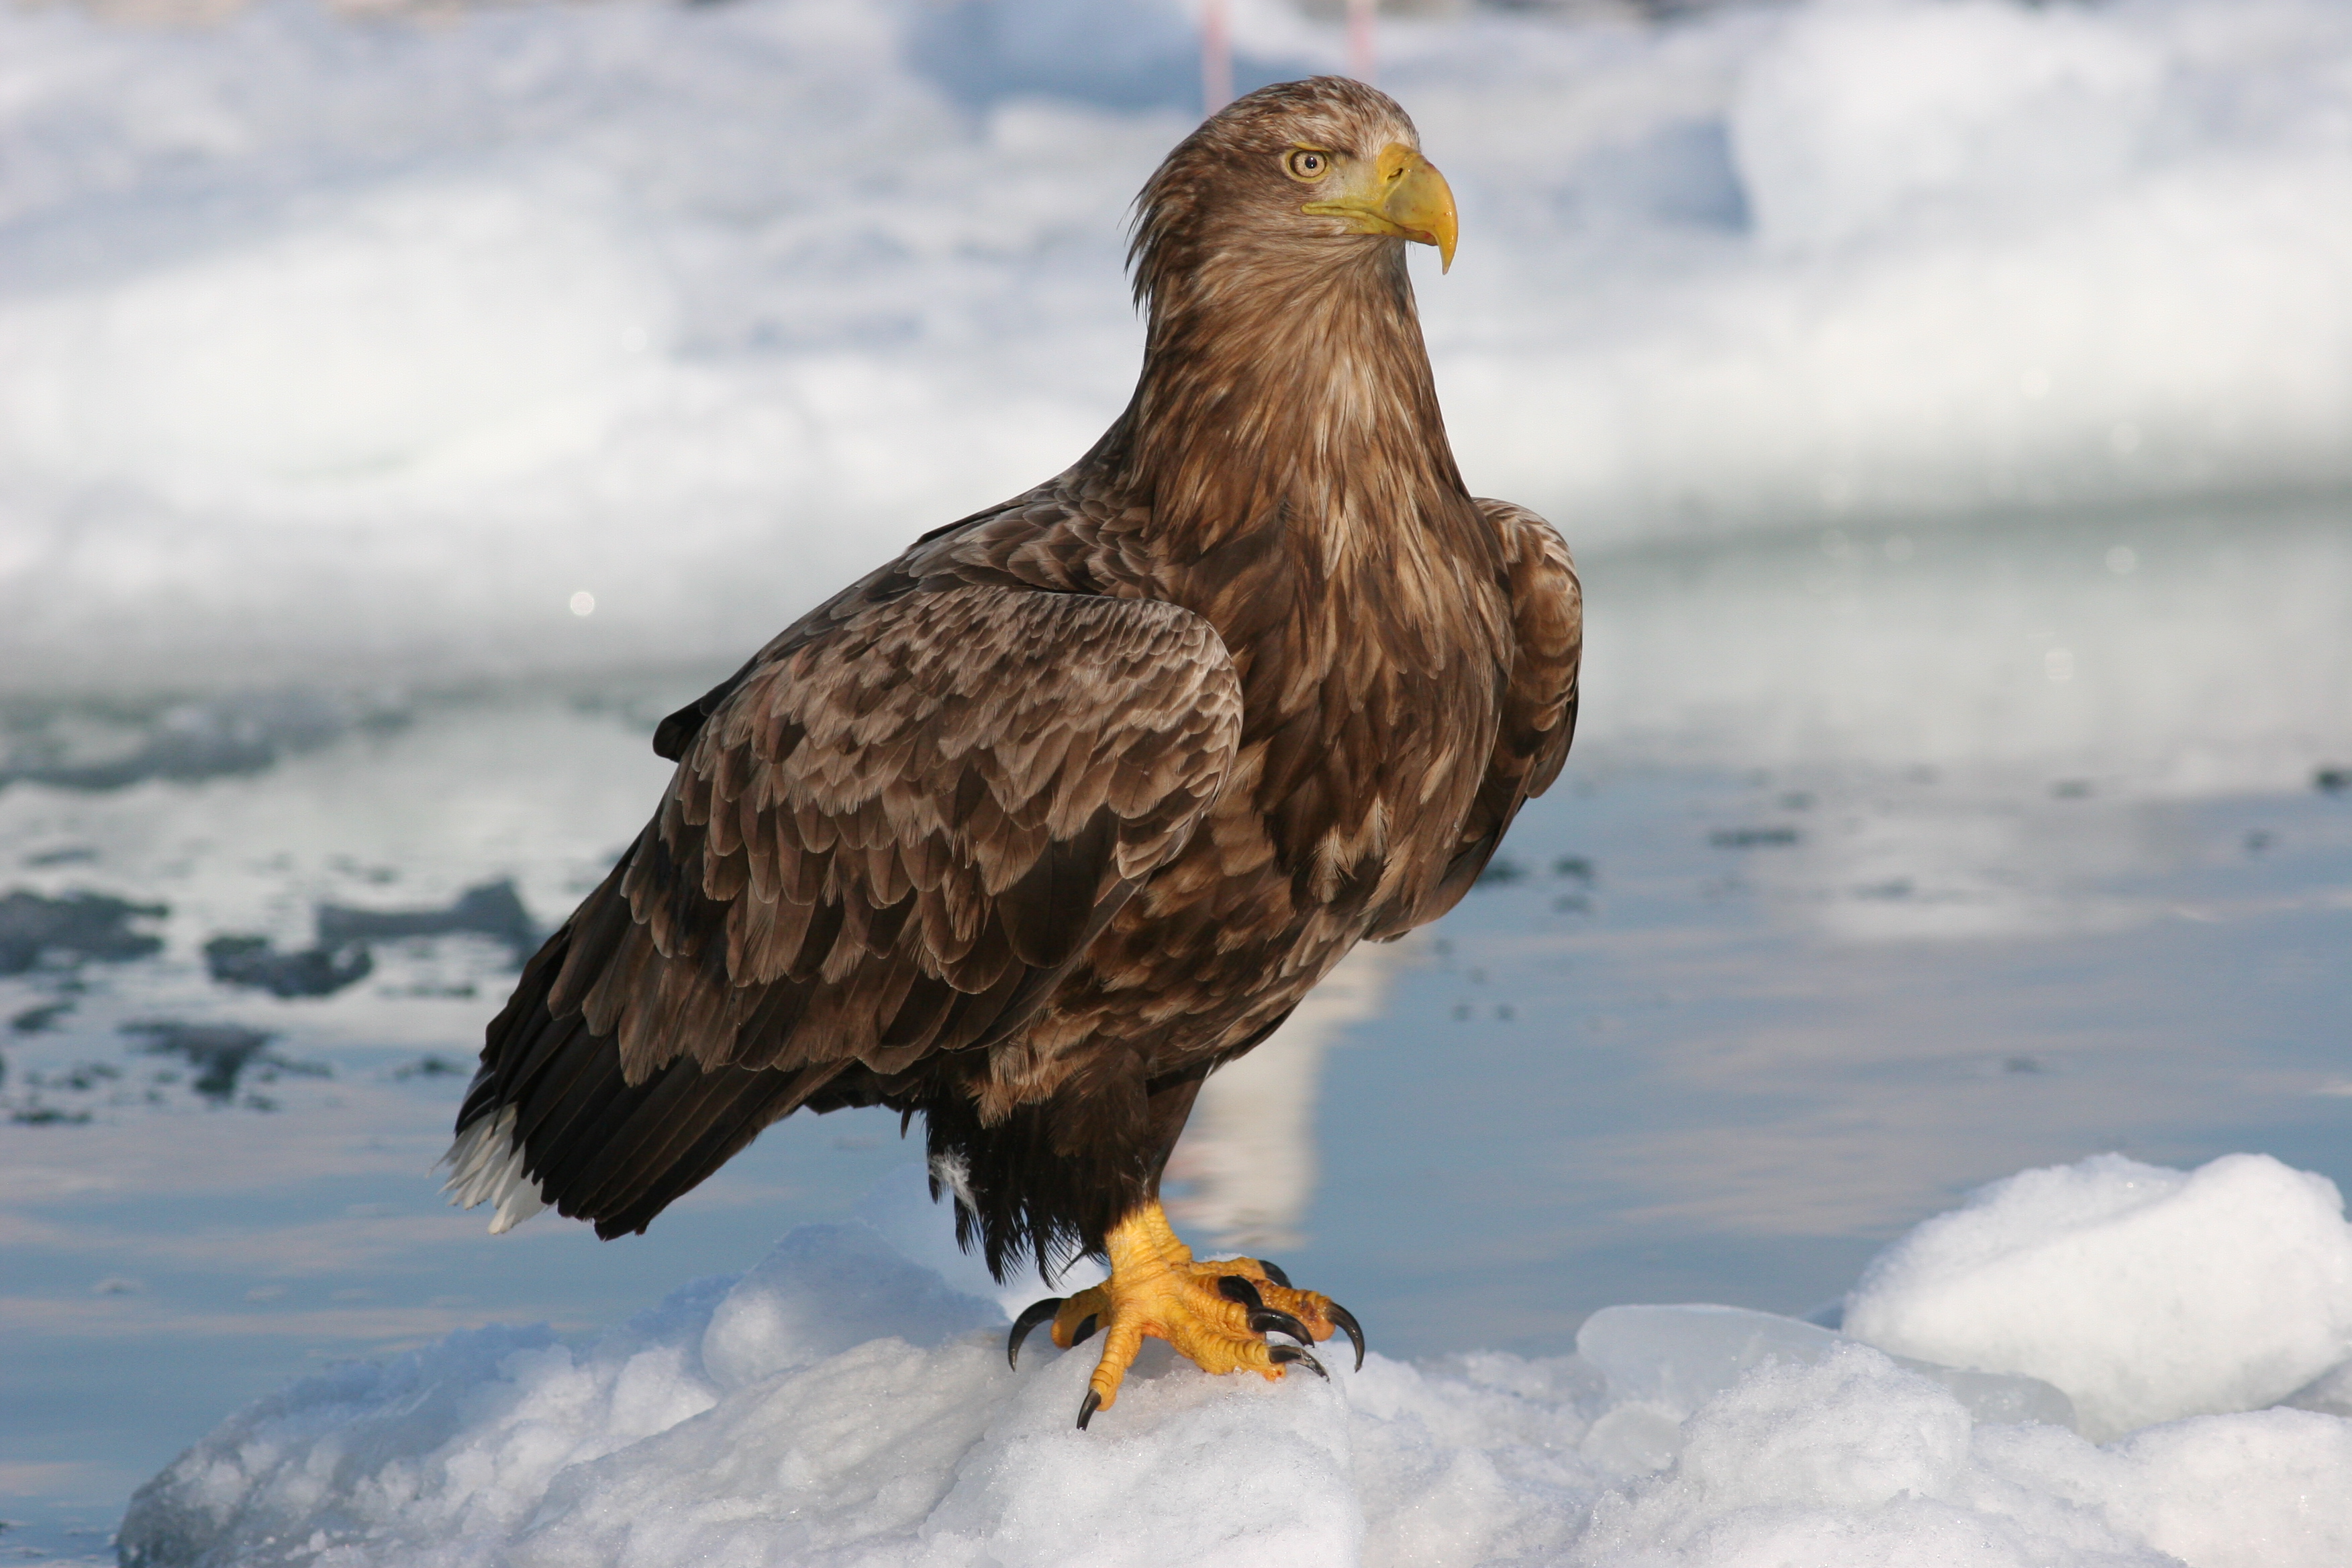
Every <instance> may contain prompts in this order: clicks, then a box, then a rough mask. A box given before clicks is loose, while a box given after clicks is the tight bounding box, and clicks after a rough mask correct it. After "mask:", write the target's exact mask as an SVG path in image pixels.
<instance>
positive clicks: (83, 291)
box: [0, 0, 2352, 722]
mask: <svg viewBox="0 0 2352 1568" xmlns="http://www.w3.org/2000/svg"><path fill="white" fill-rule="evenodd" d="M1238 15H1239V26H1240V32H1241V42H1242V45H1243V47H1244V56H1245V57H1247V61H1255V65H1253V66H1251V68H1252V69H1254V70H1262V71H1265V72H1267V73H1272V72H1276V71H1303V70H1307V69H1311V68H1328V67H1330V66H1334V65H1336V64H1337V63H1338V62H1339V59H1340V58H1342V47H1343V46H1342V44H1341V39H1340V33H1339V29H1338V28H1337V27H1336V26H1328V25H1324V24H1320V23H1315V22H1311V21H1309V20H1307V19H1305V18H1303V17H1302V16H1299V15H1297V14H1296V13H1294V12H1292V11H1291V10H1289V9H1288V8H1287V7H1286V6H1283V5H1277V4H1273V3H1271V0H1267V3H1264V4H1259V5H1244V6H1241V7H1239V8H1238ZM1190 25H1191V24H1190V18H1189V16H1187V14H1186V13H1185V12H1184V10H1183V9H1182V8H1181V7H1180V6H1178V5H1175V4H1173V0H1128V3H1127V4H1125V5H1121V6H1118V7H1110V6H1097V5H1070V4H1068V0H985V3H983V0H968V3H966V4H961V5H933V4H929V3H928V0H883V3H875V4H863V3H860V4H849V3H846V0H745V3H744V4H740V5H729V6H678V7H656V6H652V5H611V6H604V7H597V8H593V9H590V10H580V9H577V8H558V7H553V6H522V7H515V8H485V9H483V10H479V11H474V12H470V13H467V14H461V15H453V16H447V17H446V18H444V19H443V20H442V21H440V22H439V23H437V24H436V25H435V26H429V27H426V26H411V25H408V24H405V23H401V22H386V21H378V22H373V23H369V24H364V25H354V24H352V23H348V22H342V21H338V20H336V19H334V18H332V17H331V16H325V15H322V14H320V13H319V12H317V11H315V10H312V9H310V8H309V7H307V6H305V5H299V4H297V3H294V0H274V3H270V4H264V5H256V6H254V7H252V8H249V9H247V10H246V11H244V12H243V13H241V14H239V15H237V16H235V17H234V18H232V19H230V20H228V21H226V22H225V23H223V24H221V25H220V26H217V27H213V28H208V29H198V30H149V31H141V30H136V29H126V28H121V27H113V26H106V25H103V24H101V23H100V22H97V21H95V20H93V19H91V18H90V17H89V16H86V15H84V14H83V13H81V12H80V11H79V10H75V9H70V8H64V7H57V8H24V7H18V8H14V9H11V10H9V11H8V12H6V13H5V15H0V137H5V140H6V142H7V143H8V145H9V146H10V147H11V148H12V150H13V152H12V156H11V158H10V160H9V162H8V164H7V166H6V168H5V170H4V171H0V238H5V243H6V245H7V247H8V248H9V251H10V254H11V258H12V265H11V267H10V268H9V274H8V277H7V279H6V280H5V282H0V472H5V478H0V651H5V654H6V658H5V670H6V672H7V673H6V677H5V679H6V681H7V683H8V684H9V685H10V686H12V687H14V688H16V689H56V688H58V687H59V686H60V685H70V686H73V687H76V688H79V689H90V688H96V687H105V686H109V685H119V684H121V683H123V682H133V683H139V682H144V683H150V684H164V685H180V684H187V683H190V682H191V681H193V680H194V676H193V675H192V673H191V670H192V665H191V658H192V656H198V655H201V656H202V658H203V666H202V670H203V681H204V682H208V683H214V684H220V683H226V682H232V681H236V680H251V679H270V678H277V677H279V676H281V675H282V672H283V671H284V670H285V669H286V668H288V667H289V665H299V666H301V667H304V668H308V669H309V670H310V672H311V673H312V674H313V675H334V676H337V677H341V678H346V679H354V680H360V679H370V678H373V679H382V678H383V673H384V672H385V671H386V670H387V669H394V670H402V669H404V670H411V671H415V670H422V671H425V672H428V673H453V672H455V673H474V672H478V671H481V670H483V669H512V668H613V667H614V666H618V665H626V664H631V663H641V662H643V661H646V660H648V659H655V658H659V659H667V660H679V659H713V660H719V659H729V658H732V657H739V656H740V652H741V650H743V649H744V648H746V647H751V646H756V644H757V643H758V642H759V641H761V640H762V639H764V637H766V636H767V635H768V634H769V633H771V632H772V630H773V629H774V627H775V626H776V625H777V624H778V622H779V621H780V619H781V618H782V617H783V616H787V615H789V614H790V613H791V612H792V611H793V610H794V609H796V608H798V607H800V606H801V605H804V604H805V603H806V602H807V600H808V599H809V598H810V597H811V596H812V595H814V594H815V593H817V592H819V591H820V590H821V589H822V588H824V587H825V586H828V585H830V584H834V583H835V582H837V581H840V580H843V579H844V578H845V577H846V576H847V575H849V574H851V573H852V572H853V571H855V570H856V569H857V568H858V567H860V566H862V565H864V564H866V563H871V562H872V561H874V560H876V559H877V558H878V557H880V556H881V555H882V554H884V553H885V552H887V551H889V550H892V549H894V548H896V547H897V546H898V545H899V544H901V543H903V542H905V541H906V540H908V539H909V538H911V537H912V536H913V535H914V534H916V533H918V532H919V531H923V530H924V529H927V528H929V527H932V526H935V525H937V524H938V523H940V522H942V521H947V520H949V519H950V518H953V517H956V516H960V515H962V514H963V513H964V512H966V511H968V510H971V508H973V507H975V506H978V505H982V504H984V503H986V502H987V501H988V500H992V499H993V498H997V497H1001V496H1003V495H1005V494H1008V493H1011V492H1013V491H1015V490H1017V489H1020V488H1022V487H1024V486H1026V485H1028V484H1030V483H1033V482H1034V481H1035V480H1036V479H1040V478H1042V477H1044V476H1045V475H1047V474H1050V473H1052V472H1054V471H1055V470H1057V469H1058V468H1061V467H1062V466H1063V465H1064V464H1066V462H1068V461H1069V460H1071V458H1074V457H1075V456H1076V454H1077V453H1078V452H1080V451H1081V450H1083V449H1084V447H1085V446H1086V445H1087V442H1088V441H1090V440H1091V438H1092V437H1093V436H1094V435H1095V434H1096V433H1097V431H1098V430H1099V429H1100V428H1101V427H1102V426H1103V425H1105V424H1106V423H1108V419H1109V418H1110V417H1111V416H1112V415H1113V414H1114V413H1115V412H1116V410H1117V408H1118V405H1119V403H1120V402H1121V400H1122V399H1123V397H1124V395H1125V392H1126V388H1127V386H1128V384H1129V379H1130V378H1131V376H1132V374H1133V369H1134V362H1135V358H1136V354H1137V351H1138V343H1139V332H1138V329H1137V326H1136V324H1135V321H1134V320H1133V316H1132V313H1131V310H1130V309H1129V305H1128V303H1127V301H1126V298H1125V293H1124V289H1123V287H1122V283H1121V279H1120V277H1119V257H1118V245H1119V238H1120V227H1121V222H1122V216H1123V210H1124V206H1125V204H1126V202H1127V200H1128V199H1129V196H1130V195H1131V194H1132V193H1133V191H1134V190H1135V189H1136V187H1137V186H1138V185H1139V184H1140V182H1141V180H1142V178H1143V176H1144V175H1145V174H1146V173H1148V171H1149V169H1150V166H1151V165H1152V163H1154V162H1155V161H1156V160H1157V159H1158V158H1159V156H1160V153H1162V152H1163V151H1164V150H1165V148H1166V147H1167V146H1168V145H1169V144H1170V143H1171V142H1172V141H1173V140H1174V139H1175V138H1176V137H1177V136H1178V135H1179V134H1181V132H1182V131H1183V130H1184V129H1185V126H1186V122H1187V120H1188V117H1189V112H1190V111H1189V105H1188V100H1186V94H1187V92H1189V90H1190V89H1189V87H1187V86H1186V85H1185V84H1186V83H1187V82H1188V81H1189V79H1190V77H1191V72H1192V65H1191V62H1190V58H1189V46H1188V39H1189V30H1190ZM1383 49H1384V58H1385V60H1386V64H1385V66H1384V70H1385V72H1386V79H1387V80H1388V82H1389V84H1390V85H1391V86H1392V87H1393V88H1394V89H1396V90H1397V91H1398V92H1399V93H1400V94H1401V95H1402V97H1403V98H1404V100H1406V101H1407V102H1408V104H1409V106H1410V107H1411V108H1412V110H1413V111H1414V113H1415V114H1416V116H1417V117H1418V119H1419V121H1420V122H1421V124H1422V126H1423V132H1424V134H1425V138H1426V141H1427V142H1428V144H1429V146H1430V148H1431V151H1432V153H1433V155H1434V156H1435V157H1436V159H1437V161H1438V162H1439V163H1440V164H1441V165H1442V166H1443V167H1444V168H1445V169H1446V170H1447V171H1448V173H1449V174H1450V175H1451V176H1452V177H1453V178H1454V183H1455V184H1456V185H1457V187H1458V188H1459V190H1460V192H1461V195H1462V200H1463V205H1464V215H1465V217H1464V221H1465V248H1464V251H1463V253H1462V265H1461V266H1459V267H1457V268H1455V270H1454V275H1453V276H1452V277H1450V278H1448V279H1444V280H1442V281H1441V280H1439V279H1435V278H1433V277H1432V278H1430V279H1428V284H1429V286H1428V287H1426V288H1425V289H1424V290H1423V293H1424V296H1425V298H1424V301H1423V303H1424V309H1425V314H1426V318H1427V321H1428V326H1429V331H1430V334H1431V338H1432V342H1433V350H1434V353H1435V355H1436V360H1437V369H1438V375H1439V380H1440V384H1441V387H1442V389H1443V391H1444V396H1445V400H1446V405H1447V410H1448V416H1449V419H1450V421H1451V425H1452V427H1453V429H1454V433H1455V436H1456V438H1457V441H1458V443H1459V445H1460V447H1461V452H1462V457H1463V459H1464V467H1465V473H1467V474H1468V475H1469V476H1470V478H1471V479H1472V482H1473V484H1474V486H1475V488H1477V489H1480V490H1482V491H1484V492H1486V493H1494V494H1502V495H1509V496H1513V497H1515V498H1517V499H1521V500H1526V501H1528V502H1529V503H1531V504H1534V505H1536V506H1538V508H1540V509H1543V510H1549V511H1551V512H1553V513H1554V514H1555V515H1557V516H1558V517H1559V519H1560V520H1561V521H1563V523H1564V524H1565V525H1566V526H1567V528H1568V531H1569V532H1570V536H1571V538H1572V539H1573V541H1574V542H1576V543H1577V544H1578V545H1579V547H1580V548H1581V549H1584V550H1587V551H1591V550H1594V549H1598V548H1601V547H1610V546H1622V545H1627V544H1632V543H1635V542H1643V541H1655V540H1657V539H1660V538H1664V537H1670V536H1672V537H1687V536H1691V535H1694V534H1703V535H1710V536H1720V535H1722V534H1725V533H1727V532H1738V531H1753V530H1758V529H1764V530H1776V529H1786V528H1789V527H1792V526H1794V527H1822V526H1824V525H1828V526H1837V527H1848V528H1850V527H1853V526H1855V525H1856V524H1857V523H1872V522H1882V523H1883V522H1886V521H1888V520H1899V519H1920V518H1929V517H1933V518H1937V519H1942V520H1945V521H1948V522H1958V523H1960V524H1962V525H1965V524H1966V522H1967V521H1968V520H1969V519H1970V518H1979V519H1980V518H1983V517H1987V516H1993V515H2011V516H2014V515H2019V514H2022V515H2027V516H2032V515H2039V514H2042V513H2044V512H2046V510H2048V509H2049V508H2050V507H2052V506H2053V505H2058V504H2083V503H2093V504H2101V505H2111V506H2130V507H2139V508H2145V507H2147V506H2149V505H2154V504H2161V505H2168V506H2178V505H2180V504H2184V503H2194V502H2196V501H2198V500H2200V499H2210V498H2214V497H2221V496H2231V497H2242V496H2247V495H2279V494H2300V493H2308V492H2309V491H2311V490H2313V489H2326V488H2328V487H2336V486H2340V485H2342V484H2344V483H2345V482H2347V480H2352V466H2347V465H2352V457H2347V447H2345V445H2344V443H2343V442H2342V441H2341V440H2340V439H2339V432H2340V431H2341V429H2342V428H2343V427H2344V424H2345V420H2346V418H2347V415H2352V368H2347V367H2352V353H2347V352H2346V346H2347V342H2352V305H2347V301H2346V296H2345V293H2344V290H2343V289H2341V288H2340V287H2338V280H2339V279H2340V278H2341V277H2342V275H2343V274H2344V272H2345V270H2346V268H2347V256H2352V216H2347V214H2352V138H2347V133H2346V131H2345V126H2346V125H2347V122H2352V121H2347V118H2346V116H2345V114H2344V102H2345V100H2344V89H2343V87H2342V82H2343V80H2344V79H2345V70H2346V68H2347V61H2352V23H2347V18H2346V16H2345V14H2344V13H2343V12H2342V10H2341V9H2340V8H2339V7H2336V6H2335V5H2329V4H2327V3H2326V0H2265V3H2264V4H2262V5H2217V4H2191V3H2188V0H2124V3H2120V4H2116V5H2105V6H2100V7H2096V8H2084V7H2039V8H2027V7H2022V6H2017V5H2008V4H2005V3H2000V0H1970V3H1969V4H1960V5H1945V4H1931V3H1928V0H1870V3H1842V4H1840V3H1821V4H1810V5H1790V6H1786V7H1777V8H1770V9H1760V8H1751V7H1731V8H1727V9H1724V10H1721V11H1719V12H1715V13H1710V14H1708V15H1705V16H1698V17H1696V18H1692V19H1688V20H1685V21H1684V22H1682V23H1679V24H1677V25H1675V26H1670V27H1658V28H1637V27H1633V26H1624V25H1622V24H1610V23H1606V22H1601V23H1587V24H1581V25H1580V24H1576V23H1572V22H1568V21H1563V20H1559V19H1557V18H1552V17H1546V16H1537V15H1519V16H1508V15H1502V14H1474V15H1471V16H1459V17H1454V18H1450V19H1448V20H1445V21H1443V22H1437V21H1432V22H1428V23H1423V24H1414V23H1408V22H1398V23H1396V24H1395V25H1393V26H1391V27H1389V28H1388V29H1387V31H1386V32H1385V33H1384V35H1383ZM1247 61H1245V63H1247ZM577 595H586V596H585V597H578V598H576V597H575V596H577ZM575 602H576V603H577V604H578V605H582V606H584V607H585V613H581V612H577V611H575V610H574V609H572V608H571V607H570V606H571V605H573V604H574V603H575ZM1598 646H1600V645H1598V644H1596V647H1598ZM2147 647H2148V648H2149V649H2151V650H2153V649H2158V648H2160V647H2162V645H2161V644H2160V643H2159V642H2157V641H2155V640H2154V639H2151V640H2150V641H2149V643H2148V644H2147ZM2037 651H2038V650H2037ZM2330 668H2332V666H2331V667H2330ZM1930 706H1932V705H1930ZM1593 710H1594V714H1595V717H1596V718H1597V719H1599V720H1600V721H1602V722H1615V721H1614V720H1612V719H1609V718H1608V717H1607V715H1608V714H1609V713H1610V712H1611V711H1612V710H1611V709H1610V708H1609V707H1608V706H1607V705H1604V704H1595V705H1594V708H1593Z"/></svg>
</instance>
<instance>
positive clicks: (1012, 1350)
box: [1004, 1296, 1062, 1372]
mask: <svg viewBox="0 0 2352 1568" xmlns="http://www.w3.org/2000/svg"><path fill="white" fill-rule="evenodd" d="M1060 1310H1062V1298H1060V1297H1059V1296H1048V1297H1046V1298H1045V1300H1042V1301H1032V1302H1030V1303H1029V1304H1028V1305H1027V1306H1025V1307H1024V1308H1022V1309H1021V1315H1020V1316H1019V1317H1017V1318H1015V1319H1013V1333H1012V1335H1011V1336H1010V1337H1009V1338H1007V1339H1006V1340H1005V1342H1004V1364H1005V1365H1007V1366H1009V1367H1011V1368H1012V1369H1013V1371H1015V1372H1018V1371H1020V1370H1021V1342H1022V1341H1023V1340H1025V1339H1027V1338H1028V1337H1029V1331H1030V1330H1032V1329H1034V1328H1035V1327H1036V1326H1037V1325H1038V1324H1040V1323H1042V1322H1044V1321H1045V1320H1046V1319H1048V1318H1050V1317H1052V1316H1053V1315H1054V1314H1055V1313H1056V1312H1058V1311H1060Z"/></svg>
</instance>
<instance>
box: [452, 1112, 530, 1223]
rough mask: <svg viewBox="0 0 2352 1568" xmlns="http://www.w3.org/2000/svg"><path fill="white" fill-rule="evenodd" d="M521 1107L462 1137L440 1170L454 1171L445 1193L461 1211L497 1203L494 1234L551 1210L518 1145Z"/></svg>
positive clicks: (475, 1126)
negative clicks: (528, 1173)
mask: <svg viewBox="0 0 2352 1568" xmlns="http://www.w3.org/2000/svg"><path fill="white" fill-rule="evenodd" d="M514 1129H515V1108H514V1107H513V1106H511V1105H509V1106H506V1107H504V1108H503V1109H501V1110H499V1113H498V1114H497V1115H496V1116H487V1117H484V1118H483V1119H482V1120H481V1121H477V1122H475V1123H474V1124H473V1125H471V1126H469V1127H467V1129H466V1130H465V1131H463V1132H460V1133H458V1134H457V1142H455V1143H452V1144H450V1145H449V1152H447V1153H446V1154H444V1155H442V1156H441V1158H440V1161H439V1163H437V1164H436V1165H435V1167H434V1168H435V1169H436V1170H438V1169H440V1168H441V1166H443V1165H446V1166H447V1167H448V1168H449V1179H448V1180H447V1181H446V1182H444V1183H442V1184H441V1190H442V1191H443V1192H445V1193H447V1194H449V1201H450V1202H451V1203H453V1204H455V1205H457V1206H458V1207H459V1208H467V1209H469V1208H472V1207H473V1206H474V1205H477V1204H482V1203H491V1204H496V1205H498V1212H497V1213H496V1214H494V1215H491V1216H490V1234H491V1235H492V1236H503V1235H505V1234H506V1233H507V1232H508V1231H510V1230H512V1229H513V1228H514V1227H515V1226H519V1225H520V1224H521V1223H522V1222H523V1221H525V1220H527V1219H529V1218H530V1216H531V1215H535V1214H537V1213H539V1211H540V1210H541V1209H543V1208H545V1207H546V1206H547V1200H546V1199H545V1198H544V1197H542V1196H541V1195H540V1191H539V1184H538V1183H537V1182H534V1181H532V1180H531V1179H530V1177H529V1176H526V1175H525V1174H523V1169H522V1145H521V1144H520V1143H519V1142H516V1141H515V1135H514Z"/></svg>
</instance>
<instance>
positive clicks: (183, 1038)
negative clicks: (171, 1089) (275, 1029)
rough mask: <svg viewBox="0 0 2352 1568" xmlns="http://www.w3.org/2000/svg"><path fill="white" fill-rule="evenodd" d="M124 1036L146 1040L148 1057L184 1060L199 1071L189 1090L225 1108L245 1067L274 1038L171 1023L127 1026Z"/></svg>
mask: <svg viewBox="0 0 2352 1568" xmlns="http://www.w3.org/2000/svg"><path fill="white" fill-rule="evenodd" d="M122 1032H123V1033H124V1034H126V1035H144V1036H146V1037H147V1047H146V1050H147V1054H148V1055H149V1056H152V1057H181V1058H185V1060H186V1061H187V1063H188V1065H189V1066H190V1067H193V1068H195V1069H196V1081H195V1082H194V1084H192V1085H190V1087H191V1088H193V1089H194V1090H195V1091H196V1092H197V1093H198V1094H201V1095H203V1096H204V1097H205V1099H206V1100H213V1101H215V1103H218V1104H224V1105H225V1104H226V1103H227V1102H228V1101H229V1100H231V1099H232V1098H233V1097H234V1096H235V1095H236V1080H237V1076H238V1075H239V1074H240V1073H242V1072H244V1071H245V1068H246V1064H247V1063H248V1062H250V1061H252V1060H253V1059H254V1058H256V1057H257V1056H259V1055H260V1054H261V1052H262V1049H263V1047H266V1046H268V1044H269V1042H270V1040H271V1039H272V1038H273V1037H272V1036H270V1035H267V1034H264V1033H263V1032H262V1031H261V1030H259V1029H247V1028H243V1027H240V1026H237V1025H236V1024H182V1023H176V1022H173V1021H171V1020H168V1019H166V1020H163V1021H159V1022H155V1023H148V1024H125V1025H123V1026H122Z"/></svg>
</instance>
